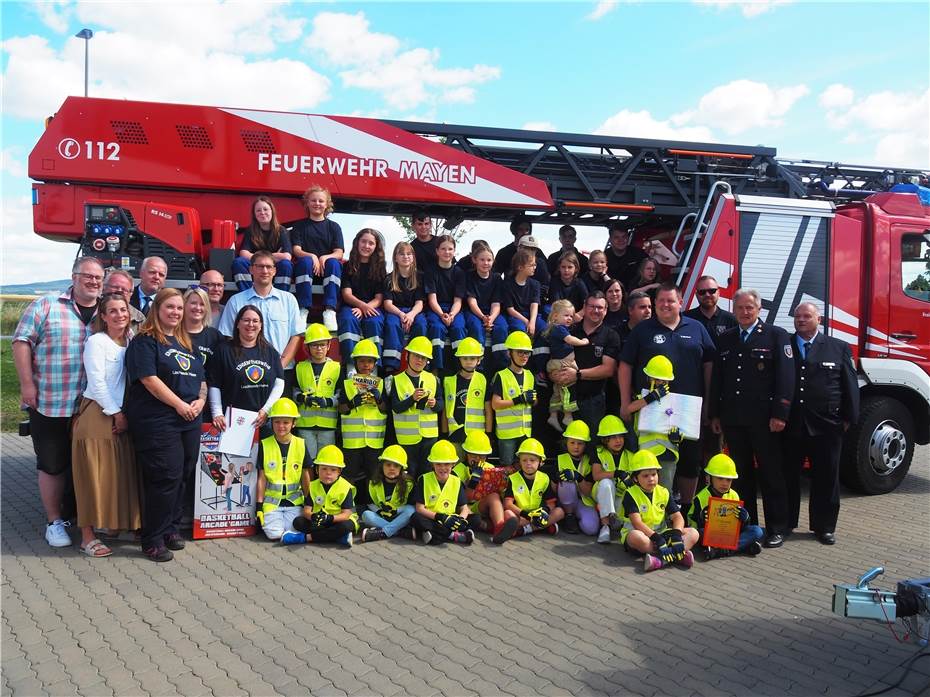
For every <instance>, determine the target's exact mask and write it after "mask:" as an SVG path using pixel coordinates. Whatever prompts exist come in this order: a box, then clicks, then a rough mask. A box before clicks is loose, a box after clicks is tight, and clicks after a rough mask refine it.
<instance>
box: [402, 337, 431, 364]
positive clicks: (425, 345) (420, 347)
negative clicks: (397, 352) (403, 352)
mask: <svg viewBox="0 0 930 697" xmlns="http://www.w3.org/2000/svg"><path fill="white" fill-rule="evenodd" d="M407 353H415V354H417V355H418V356H423V357H424V358H429V359H430V360H432V358H433V344H432V343H431V342H430V340H429V339H427V338H426V337H425V336H415V337H413V338H412V339H411V340H410V343H409V344H407Z"/></svg>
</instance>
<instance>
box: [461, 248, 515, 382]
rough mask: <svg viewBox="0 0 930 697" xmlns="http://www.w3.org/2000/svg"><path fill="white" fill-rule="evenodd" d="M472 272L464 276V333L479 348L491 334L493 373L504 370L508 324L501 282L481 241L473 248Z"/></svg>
mask: <svg viewBox="0 0 930 697" xmlns="http://www.w3.org/2000/svg"><path fill="white" fill-rule="evenodd" d="M471 259H472V264H473V266H474V268H473V269H472V270H471V271H468V272H467V273H466V274H465V310H464V312H463V313H462V314H464V315H465V331H466V332H467V333H468V336H470V337H472V338H473V339H475V340H476V341H477V342H478V343H479V344H481V345H482V346H484V345H485V343H486V341H487V333H488V332H491V352H492V353H491V355H492V357H493V358H492V361H491V362H492V363H493V365H492V366H491V367H492V368H493V369H494V370H502V369H503V368H506V367H507V363H508V362H509V358H508V356H507V349H506V348H504V342H505V341H507V334H508V329H507V320H506V318H505V317H504V316H503V315H502V314H501V292H502V290H503V284H504V282H503V280H502V279H501V277H500V274H496V273H494V270H493V269H494V252H493V251H492V250H491V246H490V245H489V244H488V243H487V242H484V241H482V240H478V241H477V242H476V243H475V244H474V245H472V253H471Z"/></svg>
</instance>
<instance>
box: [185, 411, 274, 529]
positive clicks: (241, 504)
mask: <svg viewBox="0 0 930 697" xmlns="http://www.w3.org/2000/svg"><path fill="white" fill-rule="evenodd" d="M219 445H220V432H219V431H218V430H217V429H216V428H214V427H213V426H212V425H211V424H204V425H203V430H202V431H201V434H200V457H199V462H198V467H197V471H196V472H195V473H194V539H195V540H205V539H209V538H215V537H249V536H251V535H254V534H255V533H256V532H257V530H258V529H257V527H256V524H255V486H256V483H257V481H258V473H257V471H256V469H255V456H256V454H257V452H258V442H257V441H256V442H255V443H253V445H252V450H251V452H250V453H249V454H248V455H247V456H242V455H229V454H227V453H221V452H220V451H219Z"/></svg>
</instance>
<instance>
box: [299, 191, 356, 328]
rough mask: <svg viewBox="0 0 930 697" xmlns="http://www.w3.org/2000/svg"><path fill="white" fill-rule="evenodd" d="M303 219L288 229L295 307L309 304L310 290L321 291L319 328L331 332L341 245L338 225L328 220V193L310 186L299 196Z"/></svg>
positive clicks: (330, 204)
mask: <svg viewBox="0 0 930 697" xmlns="http://www.w3.org/2000/svg"><path fill="white" fill-rule="evenodd" d="M302 200H303V203H304V207H305V208H306V209H307V216H308V217H307V218H305V219H304V220H301V221H300V222H298V223H296V224H295V225H294V227H293V228H292V233H291V234H292V235H293V237H292V242H293V253H294V258H295V259H296V262H295V264H294V282H295V286H296V291H297V304H298V305H300V307H301V308H307V307H310V306H311V305H312V304H313V290H314V286H317V287H321V288H322V291H323V324H325V325H326V328H327V329H329V331H331V332H334V331H336V329H337V325H336V306H337V304H338V302H339V290H340V287H341V286H342V257H343V254H344V252H345V248H346V246H345V241H344V240H343V238H342V228H341V227H339V223H336V222H334V221H333V220H330V219H329V217H328V216H329V214H330V213H332V212H333V199H332V197H331V196H330V195H329V190H328V189H325V188H323V187H322V186H311V187H310V188H309V189H307V190H306V191H305V192H304V195H303V199H302Z"/></svg>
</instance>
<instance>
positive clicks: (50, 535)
mask: <svg viewBox="0 0 930 697" xmlns="http://www.w3.org/2000/svg"><path fill="white" fill-rule="evenodd" d="M70 527H71V523H69V522H68V521H67V520H62V519H61V518H59V519H58V520H56V521H55V522H53V523H49V524H48V525H47V526H46V528H45V541H46V542H48V543H49V545H51V546H52V547H70V546H71V536H70V535H69V534H68V528H70Z"/></svg>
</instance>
